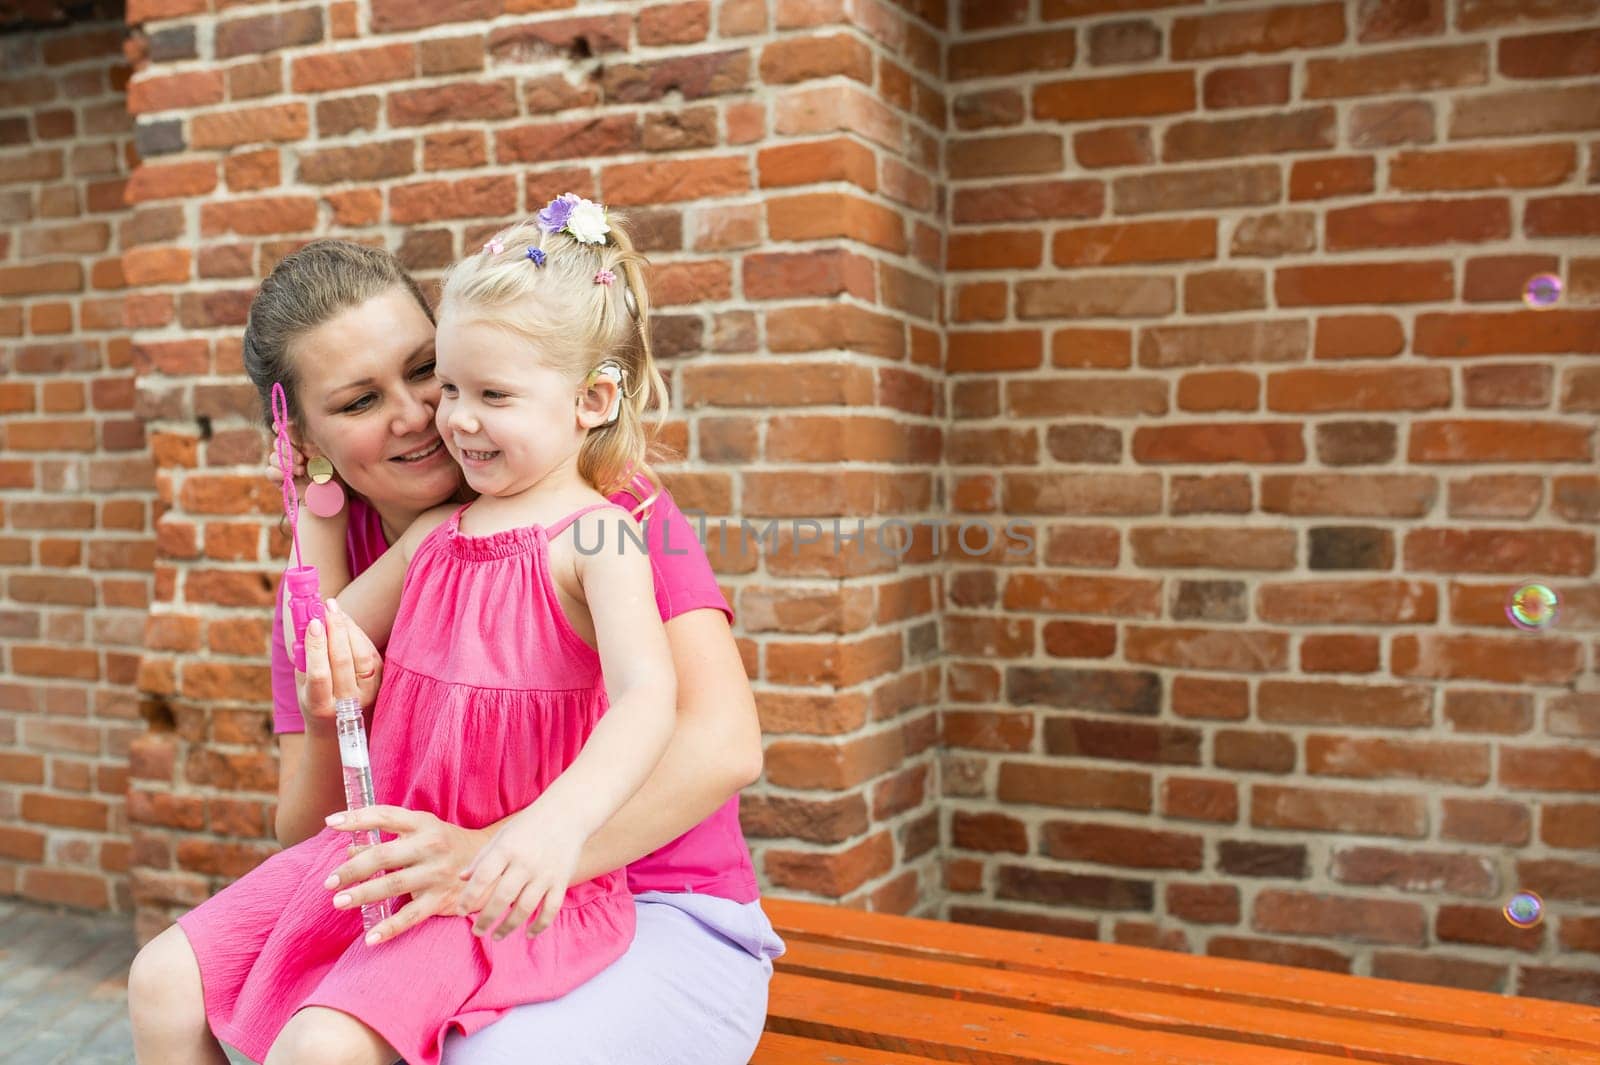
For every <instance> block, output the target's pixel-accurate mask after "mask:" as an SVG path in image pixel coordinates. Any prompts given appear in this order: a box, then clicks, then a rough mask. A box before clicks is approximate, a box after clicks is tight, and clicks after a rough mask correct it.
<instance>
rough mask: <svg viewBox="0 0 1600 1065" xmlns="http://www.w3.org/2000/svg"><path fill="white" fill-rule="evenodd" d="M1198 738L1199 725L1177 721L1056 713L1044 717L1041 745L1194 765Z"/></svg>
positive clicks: (1085, 754)
mask: <svg viewBox="0 0 1600 1065" xmlns="http://www.w3.org/2000/svg"><path fill="white" fill-rule="evenodd" d="M1013 668H1015V667H1013ZM1200 738H1201V733H1200V730H1199V729H1193V728H1187V727H1183V726H1177V725H1152V724H1145V723H1143V722H1134V721H1101V720H1093V719H1089V718H1076V717H1068V716H1058V717H1050V718H1047V719H1046V721H1045V737H1044V745H1045V751H1046V753H1048V754H1053V755H1069V756H1076V757H1081V758H1103V759H1109V760H1114V761H1121V762H1145V763H1150V764H1155V765H1187V766H1197V765H1199V764H1200Z"/></svg>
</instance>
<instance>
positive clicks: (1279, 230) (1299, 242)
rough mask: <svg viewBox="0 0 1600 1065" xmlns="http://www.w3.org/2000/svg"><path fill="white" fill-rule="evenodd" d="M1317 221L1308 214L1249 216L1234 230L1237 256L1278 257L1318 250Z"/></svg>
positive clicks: (1234, 252) (1234, 249) (1234, 244)
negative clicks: (1315, 248) (1313, 249)
mask: <svg viewBox="0 0 1600 1065" xmlns="http://www.w3.org/2000/svg"><path fill="white" fill-rule="evenodd" d="M1316 243H1317V232H1316V219H1315V217H1314V216H1313V215H1311V214H1310V212H1307V211H1281V212H1275V213H1271V214H1262V215H1247V216H1246V217H1244V218H1241V219H1240V220H1239V223H1238V225H1237V227H1236V228H1235V229H1234V231H1233V240H1232V242H1231V245H1230V248H1231V252H1232V254H1233V255H1234V256H1249V255H1260V256H1278V255H1285V254H1288V253H1290V252H1298V251H1310V250H1311V249H1312V248H1314V247H1316Z"/></svg>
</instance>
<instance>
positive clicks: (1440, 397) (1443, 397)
mask: <svg viewBox="0 0 1600 1065" xmlns="http://www.w3.org/2000/svg"><path fill="white" fill-rule="evenodd" d="M1450 400H1451V387H1450V375H1449V373H1448V372H1440V371H1436V370H1434V369H1433V368H1431V367H1425V366H1424V367H1407V368H1403V369H1401V368H1396V369H1390V368H1383V369H1376V368H1374V369H1365V368H1363V369H1339V370H1322V369H1316V370H1280V371H1276V372H1274V373H1271V374H1269V375H1267V408H1268V409H1269V410H1275V411H1291V412H1295V413H1327V412H1330V411H1388V410H1428V409H1432V408H1437V407H1448V406H1449V405H1450Z"/></svg>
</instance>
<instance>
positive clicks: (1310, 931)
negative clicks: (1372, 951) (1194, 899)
mask: <svg viewBox="0 0 1600 1065" xmlns="http://www.w3.org/2000/svg"><path fill="white" fill-rule="evenodd" d="M1252 916H1253V920H1252V927H1254V928H1256V929H1257V930H1259V931H1262V932H1273V933H1277V934H1279V935H1300V936H1327V937H1330V938H1337V939H1341V940H1346V941H1354V942H1358V943H1389V944H1395V945H1399V946H1411V947H1421V946H1424V945H1425V944H1426V943H1427V938H1428V924H1427V913H1426V911H1424V910H1423V908H1422V906H1421V904H1419V903H1415V902H1402V901H1399V900H1388V899H1372V898H1365V899H1351V898H1336V897H1330V896H1327V895H1313V894H1310V893H1308V892H1300V891H1280V890H1268V891H1263V892H1261V893H1260V894H1259V895H1257V896H1256V901H1255V906H1254V910H1253V915H1252Z"/></svg>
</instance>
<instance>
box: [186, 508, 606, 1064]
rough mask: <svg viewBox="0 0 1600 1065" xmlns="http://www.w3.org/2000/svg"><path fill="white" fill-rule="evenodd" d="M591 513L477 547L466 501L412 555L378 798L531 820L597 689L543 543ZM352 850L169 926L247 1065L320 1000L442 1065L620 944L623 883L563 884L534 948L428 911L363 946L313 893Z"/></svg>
mask: <svg viewBox="0 0 1600 1065" xmlns="http://www.w3.org/2000/svg"><path fill="white" fill-rule="evenodd" d="M604 507H615V504H612V503H597V504H594V505H593V506H590V507H585V508H583V509H582V510H579V511H578V512H576V513H574V514H571V515H568V516H567V517H566V518H563V519H562V520H561V521H559V522H557V523H555V524H554V525H551V526H549V527H548V528H544V527H540V526H529V527H526V528H518V529H510V530H507V531H505V532H499V533H494V534H492V535H489V536H481V537H480V536H467V535H465V534H463V533H462V532H461V527H460V525H461V514H462V511H464V510H465V509H466V508H465V507H463V508H462V510H458V511H456V513H455V514H454V515H452V516H451V517H450V519H449V520H448V521H446V522H444V523H442V524H441V525H440V526H439V527H438V528H437V529H435V530H434V531H433V533H432V534H431V535H429V536H428V537H427V539H425V540H424V541H423V542H422V545H421V546H420V547H419V548H418V550H417V553H416V556H415V557H414V558H413V559H412V560H411V566H410V568H409V569H408V570H407V572H406V578H405V588H404V591H403V593H402V600H401V605H400V612H399V614H398V616H397V617H396V620H395V627H394V632H393V635H392V636H391V637H390V639H389V646H388V650H387V654H386V656H385V661H384V674H383V686H382V689H381V691H380V692H379V695H378V701H377V706H376V708H375V710H374V713H373V720H372V735H371V753H372V767H373V784H374V790H375V794H376V798H377V801H378V802H379V803H381V804H389V805H394V806H403V807H407V808H409V809H413V810H425V811H428V812H430V813H432V814H434V815H435V816H437V817H439V818H440V819H441V820H444V821H448V822H450V823H452V824H457V825H461V826H463V827H465V828H481V827H483V826H485V825H488V824H490V823H492V822H494V821H498V820H500V819H501V818H503V817H506V816H508V815H510V814H513V813H516V812H517V811H518V810H521V809H523V808H524V807H526V806H528V805H529V804H530V803H532V802H533V800H534V799H536V798H538V796H539V795H540V793H541V792H543V791H544V789H545V788H546V787H547V786H548V785H549V784H550V782H551V781H553V780H554V779H555V778H556V777H557V776H558V775H560V773H561V772H562V770H564V769H565V768H566V767H567V766H568V765H570V764H571V763H572V760H573V759H574V758H575V757H577V754H578V751H579V750H580V749H581V748H582V746H583V743H584V741H585V740H586V739H587V738H588V736H589V733H590V731H591V730H592V729H593V728H594V725H595V723H596V722H597V721H598V720H599V717H600V715H601V714H602V713H604V712H605V710H606V706H607V702H606V693H605V688H604V685H603V683H602V679H601V673H600V657H599V655H598V654H597V653H596V651H595V650H594V649H593V648H591V647H590V646H589V645H588V644H586V643H585V642H584V641H583V639H582V638H581V637H580V636H579V635H578V634H577V632H575V631H574V630H573V628H572V626H571V624H570V623H569V622H568V621H567V618H566V616H565V615H564V614H563V612H562V610H561V605H560V601H559V599H558V598H557V596H556V591H555V585H554V584H553V582H552V580H551V577H550V570H549V557H548V547H549V543H550V540H551V539H553V538H554V537H556V536H559V535H560V534H561V533H562V531H563V530H564V529H566V527H567V526H568V525H569V524H571V522H572V521H573V520H574V519H576V518H578V517H580V516H581V515H583V514H586V513H588V512H590V511H592V510H598V509H601V508H604ZM616 509H622V508H616ZM588 542H589V537H588V536H587V535H586V536H585V543H586V544H587V543H588ZM349 844H350V836H349V834H348V833H343V832H337V831H335V830H333V829H324V830H323V831H322V832H321V833H319V834H318V835H316V836H313V837H312V838H310V839H308V840H305V841H304V842H302V843H299V844H296V845H295V846H293V847H290V848H289V849H287V850H285V851H282V852H280V853H278V854H276V855H274V856H273V857H271V858H269V859H268V860H267V861H265V862H264V863H262V864H261V865H260V866H258V867H257V868H256V869H254V870H253V871H251V872H250V873H248V874H246V875H245V876H244V877H243V878H241V879H240V880H238V881H236V882H235V883H233V884H232V885H230V886H229V887H227V888H225V889H224V890H223V891H221V892H219V893H218V894H217V895H215V896H214V897H213V898H211V899H210V900H208V901H207V902H205V903H202V904H201V905H200V906H198V907H196V908H195V909H194V910H191V911H190V912H189V913H187V914H185V915H184V916H183V917H182V918H180V919H179V922H178V923H179V924H180V925H181V926H182V928H183V930H184V932H185V933H186V934H187V935H188V937H189V941H190V943H191V944H192V946H193V947H194V951H195V954H196V956H197V957H198V958H199V962H200V975H201V983H202V985H203V988H204V995H205V1006H206V1017H207V1019H208V1020H209V1021H210V1024H211V1029H212V1031H213V1032H214V1033H215V1034H216V1035H217V1037H218V1038H219V1039H221V1040H222V1041H223V1042H226V1043H229V1044H231V1045H233V1046H235V1047H238V1048H239V1049H240V1050H241V1051H243V1052H244V1053H245V1054H246V1055H247V1056H249V1057H251V1058H252V1059H254V1060H256V1061H260V1060H262V1059H263V1058H265V1057H266V1054H267V1050H268V1049H269V1048H270V1047H271V1045H272V1042H273V1040H274V1039H276V1038H277V1035H278V1032H279V1031H280V1030H281V1029H282V1028H283V1026H284V1024H285V1023H286V1022H287V1021H288V1020H289V1018H290V1017H292V1016H293V1015H294V1013H295V1012H296V1011H297V1010H299V1009H301V1008H303V1007H306V1006H326V1007H329V1008H332V1009H337V1010H341V1011H343V1012H345V1013H348V1014H350V1015H351V1016H353V1017H356V1018H357V1019H359V1020H360V1021H362V1022H363V1023H365V1024H366V1025H367V1026H369V1027H370V1028H372V1029H374V1030H375V1031H377V1032H378V1033H379V1034H380V1035H382V1036H383V1038H384V1039H386V1040H387V1041H388V1042H389V1043H390V1044H391V1045H392V1046H394V1048H395V1049H396V1050H398V1051H399V1052H400V1054H401V1055H402V1056H403V1057H404V1058H405V1060H406V1061H407V1062H408V1063H410V1065H435V1063H437V1062H438V1061H439V1059H440V1052H441V1047H442V1045H443V1042H444V1037H445V1034H446V1033H447V1032H448V1031H450V1030H452V1029H453V1030H455V1031H459V1032H462V1033H464V1034H470V1033H472V1032H475V1031H477V1030H478V1029H480V1028H482V1027H484V1026H485V1025H487V1024H489V1023H490V1022H492V1021H494V1020H495V1019H496V1018H497V1017H499V1016H500V1015H501V1014H503V1013H504V1012H505V1011H506V1010H508V1009H510V1008H511V1007H513V1006H516V1005H519V1004H522V1003H528V1002H539V1001H545V1000H548V999H553V998H556V997H559V996H561V995H563V994H565V993H566V992H568V991H570V990H572V989H573V988H575V987H577V986H579V985H581V984H582V983H584V982H585V981H586V980H588V979H590V978H591V977H593V976H594V975H596V974H597V973H599V972H600V971H601V970H602V969H604V968H605V967H606V966H607V965H609V964H611V962H612V961H614V960H616V958H618V957H619V956H620V955H621V954H622V953H623V951H624V950H626V948H627V946H628V944H629V941H630V940H631V939H632V937H633V932H634V904H633V899H632V897H631V896H630V894H629V893H628V889H627V884H626V882H625V874H624V873H623V872H622V871H620V870H619V871H617V872H614V873H611V874H608V875H606V876H603V877H600V878H598V879H596V880H591V881H589V882H588V883H584V884H576V885H573V886H572V887H571V888H570V889H569V890H568V892H567V896H566V902H565V904H564V905H563V906H562V908H561V911H560V913H558V914H557V915H556V920H555V923H554V924H552V925H551V926H550V927H549V928H548V929H546V930H545V931H544V932H542V933H541V934H540V935H538V936H537V937H535V938H533V939H528V938H527V937H526V936H524V935H521V934H514V935H511V936H507V937H506V938H505V939H504V940H503V941H501V942H498V943H496V942H494V941H493V940H489V939H484V938H479V937H477V936H474V935H473V934H472V930H471V929H472V921H471V919H470V918H466V917H445V916H439V917H432V918H430V919H428V920H426V921H424V922H422V923H421V924H420V925H417V926H416V927H415V928H412V929H411V930H409V931H407V932H404V933H402V934H401V935H400V936H399V937H397V938H395V939H392V940H389V941H388V942H386V943H381V944H379V945H378V946H376V947H369V946H367V945H366V944H365V943H364V942H363V941H362V935H363V933H362V927H361V915H360V912H359V911H358V910H335V909H334V908H333V901H332V900H333V892H330V891H328V890H327V889H326V888H324V887H323V886H322V883H323V881H324V880H326V879H327V876H328V874H329V873H330V872H332V871H333V869H334V868H335V867H337V866H338V865H340V864H341V863H342V862H343V861H345V858H346V848H347V847H348V846H349ZM403 901H406V900H404V899H402V900H397V902H403Z"/></svg>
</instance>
